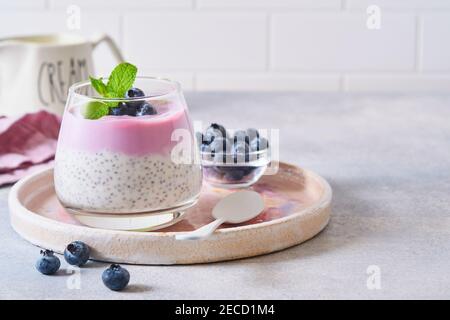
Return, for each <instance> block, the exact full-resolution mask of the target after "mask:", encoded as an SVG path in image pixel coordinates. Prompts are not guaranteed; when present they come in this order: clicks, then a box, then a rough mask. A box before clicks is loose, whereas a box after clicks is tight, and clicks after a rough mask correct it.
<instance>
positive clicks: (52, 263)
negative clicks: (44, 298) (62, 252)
mask: <svg viewBox="0 0 450 320" xmlns="http://www.w3.org/2000/svg"><path fill="white" fill-rule="evenodd" d="M41 255H42V257H41V258H39V260H38V261H36V269H37V270H38V271H39V272H40V273H42V274H46V275H50V274H54V273H55V272H56V271H58V269H59V267H60V266H61V262H60V261H59V259H58V257H56V256H55V255H53V251H51V250H45V251H44V250H41Z"/></svg>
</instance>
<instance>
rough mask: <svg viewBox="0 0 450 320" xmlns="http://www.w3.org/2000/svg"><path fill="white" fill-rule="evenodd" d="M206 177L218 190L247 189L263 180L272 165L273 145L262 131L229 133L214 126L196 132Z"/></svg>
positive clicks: (220, 127)
mask: <svg viewBox="0 0 450 320" xmlns="http://www.w3.org/2000/svg"><path fill="white" fill-rule="evenodd" d="M196 139H197V143H198V145H199V147H200V155H201V162H202V167H203V178H204V179H205V181H206V182H208V183H209V184H210V185H212V186H214V187H218V188H226V189H232V188H246V187H249V186H251V185H253V184H254V183H255V182H257V181H258V180H259V178H261V176H262V175H263V174H264V171H265V170H266V168H267V166H268V164H269V163H270V152H269V151H270V150H269V142H268V141H267V139H266V138H265V137H263V136H261V135H260V133H259V132H258V130H256V129H254V128H249V129H246V130H236V131H234V132H231V131H230V132H229V131H227V130H226V129H225V127H224V126H222V125H220V124H217V123H212V124H211V125H210V126H209V127H208V128H207V129H206V130H205V132H203V133H202V132H197V133H196Z"/></svg>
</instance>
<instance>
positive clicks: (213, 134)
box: [204, 123, 227, 144]
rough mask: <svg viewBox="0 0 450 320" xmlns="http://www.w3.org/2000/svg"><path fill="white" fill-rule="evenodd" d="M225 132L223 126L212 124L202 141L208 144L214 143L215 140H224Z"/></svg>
mask: <svg viewBox="0 0 450 320" xmlns="http://www.w3.org/2000/svg"><path fill="white" fill-rule="evenodd" d="M226 137H227V131H226V130H225V128H224V127H223V126H221V125H220V124H217V123H212V124H211V125H210V126H209V127H208V128H207V129H206V131H205V135H204V141H205V142H206V143H207V144H209V143H211V142H213V141H214V139H215V138H226Z"/></svg>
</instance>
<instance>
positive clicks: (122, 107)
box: [109, 102, 127, 116]
mask: <svg viewBox="0 0 450 320" xmlns="http://www.w3.org/2000/svg"><path fill="white" fill-rule="evenodd" d="M126 114H127V105H126V104H125V103H123V102H120V103H119V104H118V105H117V107H112V108H109V115H111V116H124V115H126Z"/></svg>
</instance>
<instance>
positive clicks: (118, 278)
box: [102, 264, 130, 291]
mask: <svg viewBox="0 0 450 320" xmlns="http://www.w3.org/2000/svg"><path fill="white" fill-rule="evenodd" d="M102 281H103V283H104V284H105V286H107V287H108V288H109V289H111V290H114V291H120V290H122V289H123V288H125V287H126V286H127V284H128V282H130V273H129V272H128V270H127V269H125V268H122V267H121V266H120V265H119V264H112V265H111V266H110V267H109V268H108V269H106V270H105V271H103V273H102Z"/></svg>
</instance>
